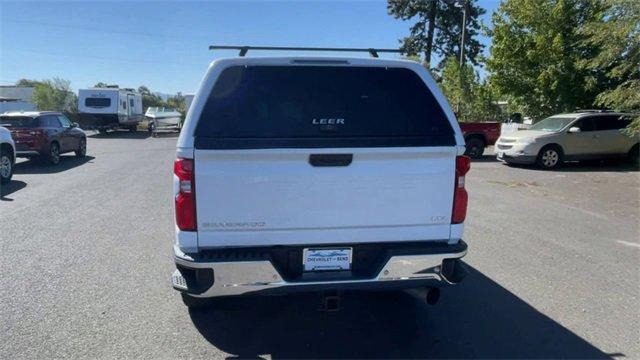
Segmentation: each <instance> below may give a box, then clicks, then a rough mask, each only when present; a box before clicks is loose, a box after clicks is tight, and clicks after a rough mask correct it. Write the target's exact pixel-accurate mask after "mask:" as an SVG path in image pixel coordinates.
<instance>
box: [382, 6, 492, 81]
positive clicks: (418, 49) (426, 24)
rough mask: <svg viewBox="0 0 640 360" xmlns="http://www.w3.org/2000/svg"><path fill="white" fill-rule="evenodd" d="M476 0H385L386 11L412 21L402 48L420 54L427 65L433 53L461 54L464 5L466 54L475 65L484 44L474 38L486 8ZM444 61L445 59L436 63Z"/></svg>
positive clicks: (443, 55)
mask: <svg viewBox="0 0 640 360" xmlns="http://www.w3.org/2000/svg"><path fill="white" fill-rule="evenodd" d="M475 2H476V0H388V3H387V11H388V13H389V14H390V15H392V16H394V17H395V18H396V19H402V20H405V21H413V20H414V21H415V24H414V25H413V26H412V27H411V31H410V34H409V36H407V37H405V38H404V39H402V40H401V44H402V45H401V49H402V50H403V51H404V52H405V53H406V54H407V55H416V54H423V56H424V64H425V66H426V67H427V68H428V69H430V68H431V58H432V55H433V54H434V53H435V54H438V55H440V56H441V57H442V58H443V59H445V58H447V57H449V56H457V57H459V56H460V38H461V31H462V9H461V8H459V7H457V6H456V4H459V5H461V6H464V7H465V8H466V12H467V16H466V26H465V51H464V54H465V57H466V58H467V59H469V60H470V61H471V62H472V63H473V64H475V65H477V64H478V60H479V57H480V54H481V52H482V49H483V46H482V44H480V42H479V41H478V40H477V39H476V38H477V36H478V34H479V33H480V30H481V29H482V23H481V22H480V19H479V18H480V15H482V14H484V13H485V10H484V9H482V8H481V7H479V6H477V5H476V4H475ZM439 65H440V67H442V66H443V65H444V60H443V61H442V62H441V63H440V64H439Z"/></svg>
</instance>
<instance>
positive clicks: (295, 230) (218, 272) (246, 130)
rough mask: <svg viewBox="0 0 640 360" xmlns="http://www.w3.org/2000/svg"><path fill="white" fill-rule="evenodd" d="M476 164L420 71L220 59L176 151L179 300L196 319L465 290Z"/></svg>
mask: <svg viewBox="0 0 640 360" xmlns="http://www.w3.org/2000/svg"><path fill="white" fill-rule="evenodd" d="M464 152H465V143H464V138H463V136H462V133H461V131H460V127H459V126H458V123H457V122H456V120H455V117H454V114H453V112H452V111H451V109H450V107H449V105H448V103H447V101H446V99H445V98H444V96H443V95H442V94H441V92H440V91H439V90H438V88H437V86H436V83H435V82H434V81H433V79H432V78H431V76H430V75H429V73H428V71H427V70H426V69H425V68H424V67H423V66H421V65H420V64H418V63H415V62H411V61H402V60H382V59H364V58H334V57H332V58H326V57H256V58H250V57H242V56H240V57H236V58H226V59H220V60H216V61H214V62H213V63H212V64H211V65H210V67H209V69H208V71H207V73H206V75H205V77H204V79H203V81H202V84H201V85H200V89H199V90H198V92H197V94H196V96H195V99H194V101H193V104H192V106H191V108H190V109H189V112H188V115H187V118H186V121H185V124H184V127H183V129H182V132H181V134H180V137H179V139H178V144H177V153H176V160H175V163H174V186H173V192H174V197H175V212H176V214H175V215H176V224H175V225H176V226H175V228H176V238H175V244H174V259H175V263H176V266H177V270H176V271H175V272H174V273H173V275H172V277H171V279H172V284H173V287H174V288H175V289H177V290H179V291H180V292H181V293H182V298H183V301H184V303H185V304H186V305H187V306H189V307H196V306H202V305H206V304H207V303H208V302H207V301H206V299H209V298H213V297H223V296H224V297H226V296H237V295H248V294H252V295H254V294H255V295H268V294H282V293H289V292H294V291H314V292H315V291H318V292H323V291H336V292H339V291H342V290H358V289H362V290H383V289H408V288H426V289H434V291H438V290H437V289H438V288H439V287H440V286H443V285H449V284H455V283H457V282H459V281H461V280H462V278H463V277H464V276H465V274H466V270H465V269H464V267H463V265H462V264H461V261H460V258H462V257H463V256H464V255H465V254H466V251H467V245H466V244H465V243H464V241H462V231H463V227H464V225H463V222H464V219H465V215H466V209H467V193H466V191H465V188H464V177H465V174H466V173H467V171H468V170H469V165H470V164H469V158H468V157H465V156H463V154H464ZM436 294H438V293H436Z"/></svg>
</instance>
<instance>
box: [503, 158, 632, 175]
mask: <svg viewBox="0 0 640 360" xmlns="http://www.w3.org/2000/svg"><path fill="white" fill-rule="evenodd" d="M507 166H510V167H513V168H520V169H524V170H533V171H549V172H638V171H640V165H639V164H633V163H631V162H629V161H628V160H625V159H616V160H589V161H573V162H566V163H564V164H562V166H560V167H558V168H557V169H554V170H545V169H542V168H540V167H538V166H536V165H518V164H509V165H507Z"/></svg>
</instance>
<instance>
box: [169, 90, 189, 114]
mask: <svg viewBox="0 0 640 360" xmlns="http://www.w3.org/2000/svg"><path fill="white" fill-rule="evenodd" d="M167 106H168V107H170V108H173V109H176V110H177V111H179V112H180V114H182V118H183V119H184V117H185V116H186V114H187V109H186V103H185V100H184V95H182V93H181V92H178V93H177V94H176V95H174V96H171V97H169V98H168V99H167Z"/></svg>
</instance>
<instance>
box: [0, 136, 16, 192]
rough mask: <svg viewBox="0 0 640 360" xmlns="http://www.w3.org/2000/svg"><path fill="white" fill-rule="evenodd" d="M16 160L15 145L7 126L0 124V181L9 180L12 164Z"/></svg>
mask: <svg viewBox="0 0 640 360" xmlns="http://www.w3.org/2000/svg"><path fill="white" fill-rule="evenodd" d="M15 162H16V145H15V143H14V142H13V138H12V137H11V132H10V131H9V130H7V128H5V127H2V126H0V181H1V182H2V183H3V184H4V183H7V182H9V181H11V177H12V176H13V165H14V164H15Z"/></svg>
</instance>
